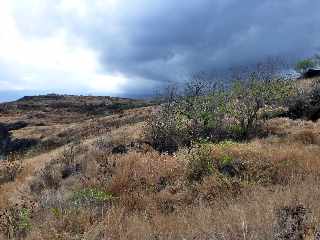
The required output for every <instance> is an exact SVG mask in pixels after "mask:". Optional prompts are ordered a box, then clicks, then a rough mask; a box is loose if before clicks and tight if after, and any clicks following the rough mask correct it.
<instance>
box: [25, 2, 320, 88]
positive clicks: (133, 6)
mask: <svg viewBox="0 0 320 240" xmlns="http://www.w3.org/2000/svg"><path fill="white" fill-rule="evenodd" d="M93 2H95V1H89V2H87V3H88V4H87V13H86V16H85V17H83V16H79V15H78V14H76V13H73V12H67V13H61V12H59V10H57V9H54V10H52V9H51V11H55V12H54V13H51V14H49V15H48V16H49V17H50V16H54V18H53V19H55V20H53V19H51V20H50V21H49V23H50V25H49V26H48V27H50V28H53V26H55V24H54V22H55V23H56V25H57V26H55V27H57V28H58V27H59V26H63V27H64V28H67V29H68V31H69V32H70V33H72V34H73V35H74V36H77V37H78V38H79V39H82V40H84V41H85V42H86V43H87V44H88V46H89V47H90V48H93V49H95V50H97V52H98V53H99V56H100V58H99V60H100V62H101V63H102V64H103V66H104V71H105V72H108V73H114V72H117V73H122V74H124V75H125V76H126V77H127V78H128V79H129V82H128V84H127V85H126V86H124V88H125V90H126V91H130V90H131V91H132V89H134V90H135V91H138V89H143V88H146V87H150V86H157V82H165V81H175V80H179V79H184V78H185V77H186V76H188V75H190V74H191V73H195V72H198V71H212V70H215V69H225V68H229V67H233V66H237V65H245V64H249V63H254V62H257V61H262V60H263V59H265V58H266V57H272V56H277V57H287V58H288V59H289V61H293V60H296V59H297V58H299V57H304V56H308V55H310V54H313V53H315V52H316V50H317V49H318V50H319V47H320V14H319V11H320V1H319V0H286V1H282V0H245V1H240V0H216V1H212V0H188V1H178V0H154V1H150V0H130V1H126V0H119V1H115V2H116V4H115V8H113V9H110V10H109V9H108V8H106V7H99V6H98V5H97V4H93ZM97 2H98V1H97ZM91 3H92V4H91ZM34 27H35V28H37V26H34ZM38 27H39V28H40V29H46V27H45V26H43V25H42V24H38ZM24 28H26V27H25V26H24ZM27 31H30V32H32V31H34V29H27ZM43 31H44V30H42V32H43ZM39 32H41V31H40V30H39Z"/></svg>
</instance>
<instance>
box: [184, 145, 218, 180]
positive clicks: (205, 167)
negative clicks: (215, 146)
mask: <svg viewBox="0 0 320 240" xmlns="http://www.w3.org/2000/svg"><path fill="white" fill-rule="evenodd" d="M187 161H188V162H187V179H188V180H189V181H190V182H194V181H201V180H202V179H203V177H205V176H208V175H211V174H212V173H213V172H214V171H215V166H214V165H215V162H214V158H213V156H212V153H211V149H210V145H198V146H196V147H195V148H193V149H191V151H190V153H189V154H188V157H187Z"/></svg>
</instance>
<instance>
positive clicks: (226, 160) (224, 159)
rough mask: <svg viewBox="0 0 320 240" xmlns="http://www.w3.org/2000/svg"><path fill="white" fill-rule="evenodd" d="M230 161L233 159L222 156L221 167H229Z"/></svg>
mask: <svg viewBox="0 0 320 240" xmlns="http://www.w3.org/2000/svg"><path fill="white" fill-rule="evenodd" d="M232 161H233V158H232V157H231V156H229V155H223V156H222V157H221V159H220V162H221V165H222V166H227V165H230V164H231V163H232Z"/></svg>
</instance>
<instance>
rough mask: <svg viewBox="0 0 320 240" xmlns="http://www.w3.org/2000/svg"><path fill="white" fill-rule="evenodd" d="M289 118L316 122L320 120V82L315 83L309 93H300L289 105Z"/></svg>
mask: <svg viewBox="0 0 320 240" xmlns="http://www.w3.org/2000/svg"><path fill="white" fill-rule="evenodd" d="M288 108H289V109H288V113H287V116H288V117H290V118H292V119H297V118H304V119H307V120H312V121H316V120H317V119H319V118H320V82H319V81H315V82H314V83H313V84H312V86H311V89H310V90H309V91H302V90H301V91H298V93H297V94H296V95H294V96H293V97H292V98H291V99H290V101H289V103H288Z"/></svg>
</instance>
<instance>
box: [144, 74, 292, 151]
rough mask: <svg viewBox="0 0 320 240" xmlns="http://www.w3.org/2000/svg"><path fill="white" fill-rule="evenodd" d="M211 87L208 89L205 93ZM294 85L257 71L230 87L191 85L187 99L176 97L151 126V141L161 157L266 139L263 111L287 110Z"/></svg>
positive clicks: (147, 134)
mask: <svg viewBox="0 0 320 240" xmlns="http://www.w3.org/2000/svg"><path fill="white" fill-rule="evenodd" d="M201 88H205V89H201ZM294 91H295V89H294V86H293V83H292V82H291V81H288V80H286V79H284V78H281V77H276V76H273V75H268V74H266V73H264V74H259V72H252V73H250V74H248V75H247V76H246V78H245V79H241V80H237V81H234V82H233V83H232V84H231V86H230V87H229V88H226V87H218V86H217V85H213V84H211V85H210V84H208V83H205V84H200V82H199V79H196V82H195V83H192V82H191V83H187V84H186V89H185V91H184V94H183V95H182V96H179V97H178V96H176V97H175V96H172V95H171V98H170V99H171V100H172V101H168V102H166V103H164V104H163V105H162V106H161V109H160V110H159V111H158V112H157V113H156V114H154V115H153V116H152V117H151V118H150V119H149V121H148V123H147V129H146V130H147V131H146V137H147V139H148V141H149V142H150V143H151V145H152V146H153V147H154V148H155V149H156V150H159V151H160V152H170V153H172V152H175V151H176V150H177V149H178V148H179V147H181V146H191V143H194V142H202V141H204V140H205V141H207V142H214V143H215V142H220V141H224V140H236V141H242V140H247V139H250V138H251V137H255V136H257V135H260V134H261V128H260V126H261V124H260V123H261V121H263V120H264V119H265V118H263V117H262V116H263V115H262V114H261V111H262V110H263V109H264V108H266V107H271V108H276V107H279V106H282V105H284V104H285V103H286V102H287V99H288V98H289V96H291V95H292V94H293V93H294Z"/></svg>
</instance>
